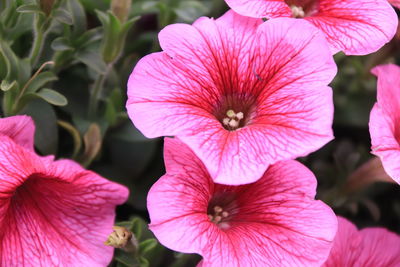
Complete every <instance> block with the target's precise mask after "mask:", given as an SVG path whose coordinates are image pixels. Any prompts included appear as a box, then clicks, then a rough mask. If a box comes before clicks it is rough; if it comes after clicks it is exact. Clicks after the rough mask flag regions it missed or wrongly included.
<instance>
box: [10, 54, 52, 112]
mask: <svg viewBox="0 0 400 267" xmlns="http://www.w3.org/2000/svg"><path fill="white" fill-rule="evenodd" d="M52 64H54V61H46V62H44V63H43V64H42V65H41V66H40V67H39V69H38V70H37V71H36V72H35V73H34V74H33V75H32V77H31V78H30V79H29V80H28V81H27V82H26V83H25V85H24V87H22V89H21V91H20V92H19V94H18V96H17V98H16V99H15V101H14V104H13V106H12V108H11V112H12V114H16V111H17V107H18V103H19V101H20V100H21V98H22V97H23V96H24V94H25V91H26V89H27V88H28V86H29V85H30V84H31V82H32V81H33V80H34V79H35V78H36V76H38V75H39V73H41V72H42V70H43V69H44V67H46V66H47V65H52Z"/></svg>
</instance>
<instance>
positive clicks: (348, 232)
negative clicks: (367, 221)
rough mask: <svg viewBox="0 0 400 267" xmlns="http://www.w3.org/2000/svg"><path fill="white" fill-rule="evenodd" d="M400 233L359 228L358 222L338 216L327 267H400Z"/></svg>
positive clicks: (380, 229) (376, 228)
mask: <svg viewBox="0 0 400 267" xmlns="http://www.w3.org/2000/svg"><path fill="white" fill-rule="evenodd" d="M399 255H400V236H399V235H397V234H395V233H392V232H389V231H388V230H386V229H384V228H379V227H372V228H365V229H362V230H361V231H358V230H357V228H356V227H355V225H354V224H352V223H351V222H349V221H348V220H346V219H344V218H342V217H338V231H337V234H336V237H335V241H334V243H333V247H332V250H331V253H330V255H329V258H328V260H327V261H326V262H325V264H324V265H323V267H339V266H346V267H356V266H362V267H377V266H384V267H399V266H400V260H399Z"/></svg>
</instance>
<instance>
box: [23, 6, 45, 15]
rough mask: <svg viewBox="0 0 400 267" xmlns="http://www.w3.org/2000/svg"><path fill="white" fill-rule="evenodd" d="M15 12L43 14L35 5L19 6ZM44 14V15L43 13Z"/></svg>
mask: <svg viewBox="0 0 400 267" xmlns="http://www.w3.org/2000/svg"><path fill="white" fill-rule="evenodd" d="M17 11H18V12H20V13H43V11H42V10H41V9H40V7H39V6H38V5H36V4H26V5H22V6H19V7H18V8H17ZM43 14H44V13H43Z"/></svg>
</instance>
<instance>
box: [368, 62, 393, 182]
mask: <svg viewBox="0 0 400 267" xmlns="http://www.w3.org/2000/svg"><path fill="white" fill-rule="evenodd" d="M372 73H373V74H375V75H376V76H378V93H377V98H378V102H377V103H376V104H375V105H374V107H373V109H372V111H371V116H370V120H369V132H370V134H371V142H372V153H373V154H375V155H376V156H378V157H380V159H381V161H382V165H383V168H384V169H385V171H386V172H387V174H389V176H390V177H392V178H393V179H394V180H395V181H396V182H397V183H399V184H400V67H398V66H396V65H383V66H378V67H375V68H374V69H373V70H372Z"/></svg>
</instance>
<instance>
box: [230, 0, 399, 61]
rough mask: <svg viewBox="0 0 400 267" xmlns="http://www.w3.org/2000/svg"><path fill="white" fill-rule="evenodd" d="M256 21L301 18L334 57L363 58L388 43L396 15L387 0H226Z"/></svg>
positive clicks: (394, 26)
mask: <svg viewBox="0 0 400 267" xmlns="http://www.w3.org/2000/svg"><path fill="white" fill-rule="evenodd" d="M226 2H227V4H228V5H229V6H230V7H231V8H232V9H233V10H235V11H236V12H238V13H239V14H242V15H245V16H249V17H256V18H262V17H266V18H278V17H295V18H303V19H305V20H307V21H309V22H311V23H312V24H314V25H315V26H316V27H318V28H319V29H320V30H321V31H323V32H324V33H325V36H326V37H327V39H328V42H329V43H330V46H331V49H332V52H333V53H336V52H339V51H343V52H344V53H346V54H347V55H366V54H370V53H372V52H375V51H376V50H378V49H379V48H381V47H382V46H383V45H384V44H385V43H387V42H389V41H390V40H391V39H392V37H393V36H394V34H395V33H396V28H397V23H398V20H397V15H396V12H395V11H394V10H393V8H392V7H391V6H390V5H389V3H388V2H387V0H226Z"/></svg>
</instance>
